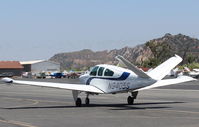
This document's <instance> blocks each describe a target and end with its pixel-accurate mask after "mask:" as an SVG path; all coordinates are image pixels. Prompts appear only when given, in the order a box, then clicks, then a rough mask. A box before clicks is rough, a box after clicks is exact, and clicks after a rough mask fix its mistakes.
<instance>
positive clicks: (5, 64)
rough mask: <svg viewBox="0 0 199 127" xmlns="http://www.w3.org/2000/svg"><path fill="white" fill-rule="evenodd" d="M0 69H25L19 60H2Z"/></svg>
mask: <svg viewBox="0 0 199 127" xmlns="http://www.w3.org/2000/svg"><path fill="white" fill-rule="evenodd" d="M0 69H23V66H22V65H21V64H20V63H19V61H0Z"/></svg>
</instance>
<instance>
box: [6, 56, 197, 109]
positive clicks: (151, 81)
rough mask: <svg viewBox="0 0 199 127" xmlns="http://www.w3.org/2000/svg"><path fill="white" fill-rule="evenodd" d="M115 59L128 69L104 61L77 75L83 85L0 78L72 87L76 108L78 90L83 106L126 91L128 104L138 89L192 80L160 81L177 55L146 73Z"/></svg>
mask: <svg viewBox="0 0 199 127" xmlns="http://www.w3.org/2000/svg"><path fill="white" fill-rule="evenodd" d="M117 59H118V60H119V61H120V62H122V63H123V64H124V65H125V66H126V67H127V68H122V67H118V66H113V65H106V64H100V65H96V66H95V67H93V69H92V70H91V71H90V73H86V74H84V75H81V76H80V81H81V82H82V83H84V84H66V83H50V82H34V81H22V80H13V79H11V78H4V79H2V80H3V81H4V82H6V83H16V84H27V85H33V86H42V87H52V88H61V89H68V90H72V95H73V98H74V101H75V104H76V106H78V107H80V106H81V105H82V100H81V98H80V97H79V94H80V93H81V92H85V93H86V99H85V103H86V105H89V103H90V100H89V95H95V94H96V95H98V94H116V93H125V92H126V93H127V92H128V93H130V94H131V95H130V96H128V98H127V102H128V104H130V105H131V104H133V103H134V100H135V99H136V97H137V95H138V92H139V91H141V90H146V89H151V88H156V87H160V86H166V85H171V84H176V83H181V82H187V81H192V80H195V79H193V78H191V77H188V76H179V77H177V78H175V79H165V80H162V79H163V78H164V77H165V76H166V75H167V74H168V73H169V72H170V71H171V69H173V68H174V67H175V66H176V65H178V64H179V63H180V62H181V61H182V58H181V57H179V56H177V55H175V56H174V57H171V58H170V59H168V60H167V61H165V62H164V63H162V64H161V65H159V66H158V67H156V68H154V69H153V70H151V71H149V72H147V73H145V72H143V71H141V70H140V69H138V68H137V67H136V66H134V65H133V64H131V63H130V62H129V61H128V60H126V59H125V58H124V57H122V56H117Z"/></svg>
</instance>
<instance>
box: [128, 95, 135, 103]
mask: <svg viewBox="0 0 199 127" xmlns="http://www.w3.org/2000/svg"><path fill="white" fill-rule="evenodd" d="M127 102H128V104H129V105H132V104H133V103H134V99H133V97H131V96H129V97H128V98H127Z"/></svg>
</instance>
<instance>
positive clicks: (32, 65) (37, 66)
mask: <svg viewBox="0 0 199 127" xmlns="http://www.w3.org/2000/svg"><path fill="white" fill-rule="evenodd" d="M20 63H21V65H23V67H24V72H32V73H33V74H36V73H40V72H55V71H56V72H60V64H59V63H56V62H53V61H47V60H36V61H23V62H20Z"/></svg>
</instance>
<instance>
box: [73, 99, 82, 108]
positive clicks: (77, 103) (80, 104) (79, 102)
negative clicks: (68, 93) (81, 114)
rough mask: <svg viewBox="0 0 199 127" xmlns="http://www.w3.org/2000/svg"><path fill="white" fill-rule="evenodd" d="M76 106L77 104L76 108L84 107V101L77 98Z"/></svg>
mask: <svg viewBox="0 0 199 127" xmlns="http://www.w3.org/2000/svg"><path fill="white" fill-rule="evenodd" d="M75 104H76V107H81V106H82V100H81V98H77V100H76V102H75Z"/></svg>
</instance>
